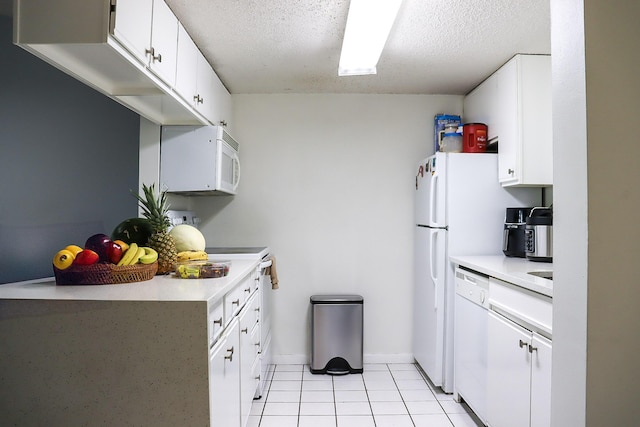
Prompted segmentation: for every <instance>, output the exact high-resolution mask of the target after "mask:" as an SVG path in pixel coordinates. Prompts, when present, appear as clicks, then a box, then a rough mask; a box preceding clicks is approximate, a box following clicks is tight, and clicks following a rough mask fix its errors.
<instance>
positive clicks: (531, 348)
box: [529, 344, 538, 353]
mask: <svg viewBox="0 0 640 427" xmlns="http://www.w3.org/2000/svg"><path fill="white" fill-rule="evenodd" d="M534 351H538V347H534V346H532V345H531V344H529V353H533V352H534Z"/></svg>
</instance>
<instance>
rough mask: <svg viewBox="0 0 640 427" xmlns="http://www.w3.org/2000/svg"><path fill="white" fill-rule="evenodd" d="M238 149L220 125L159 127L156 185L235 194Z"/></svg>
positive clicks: (192, 192) (197, 192)
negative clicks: (158, 164) (158, 169)
mask: <svg viewBox="0 0 640 427" xmlns="http://www.w3.org/2000/svg"><path fill="white" fill-rule="evenodd" d="M239 148H240V145H239V144H238V143H237V142H236V140H235V139H233V138H232V137H231V135H229V133H228V132H227V131H226V129H225V128H224V127H222V126H163V127H162V135H161V139H160V188H162V189H166V190H167V192H169V193H178V194H184V195H220V194H236V190H237V188H238V183H239V182H240V160H239V157H238V152H239Z"/></svg>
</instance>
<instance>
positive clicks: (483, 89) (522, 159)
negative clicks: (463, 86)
mask: <svg viewBox="0 0 640 427" xmlns="http://www.w3.org/2000/svg"><path fill="white" fill-rule="evenodd" d="M464 121H465V122H467V123H469V122H481V123H486V124H487V126H488V131H489V135H488V136H489V140H497V141H498V163H499V173H498V177H499V180H500V182H501V183H502V185H503V186H536V187H543V186H550V185H553V145H552V142H553V141H552V133H551V57H550V56H548V55H516V56H514V57H513V58H512V59H511V60H510V61H509V62H507V63H506V64H505V65H504V66H502V67H501V68H500V69H499V70H498V71H496V72H495V73H494V74H492V75H491V76H490V77H489V78H488V79H487V80H485V81H484V82H482V83H481V84H480V85H479V86H478V87H477V88H475V89H474V90H473V91H471V92H470V93H469V94H468V95H467V96H466V97H465V100H464Z"/></svg>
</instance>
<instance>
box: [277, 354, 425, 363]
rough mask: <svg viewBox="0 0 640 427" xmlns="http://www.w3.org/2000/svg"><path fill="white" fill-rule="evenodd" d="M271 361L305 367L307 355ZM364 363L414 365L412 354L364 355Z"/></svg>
mask: <svg viewBox="0 0 640 427" xmlns="http://www.w3.org/2000/svg"><path fill="white" fill-rule="evenodd" d="M271 360H272V362H273V363H274V364H276V365H307V364H309V360H310V358H309V355H307V354H272V355H271ZM362 361H363V362H364V363H414V362H415V360H414V358H413V353H393V354H364V355H363V358H362Z"/></svg>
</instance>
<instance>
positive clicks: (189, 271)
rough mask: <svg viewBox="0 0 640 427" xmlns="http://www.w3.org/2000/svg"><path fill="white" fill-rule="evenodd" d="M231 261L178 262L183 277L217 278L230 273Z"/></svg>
mask: <svg viewBox="0 0 640 427" xmlns="http://www.w3.org/2000/svg"><path fill="white" fill-rule="evenodd" d="M230 268H231V261H184V262H178V263H176V276H178V277H180V278H181V279H215V278H218V277H224V276H226V275H227V274H229V269H230Z"/></svg>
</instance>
